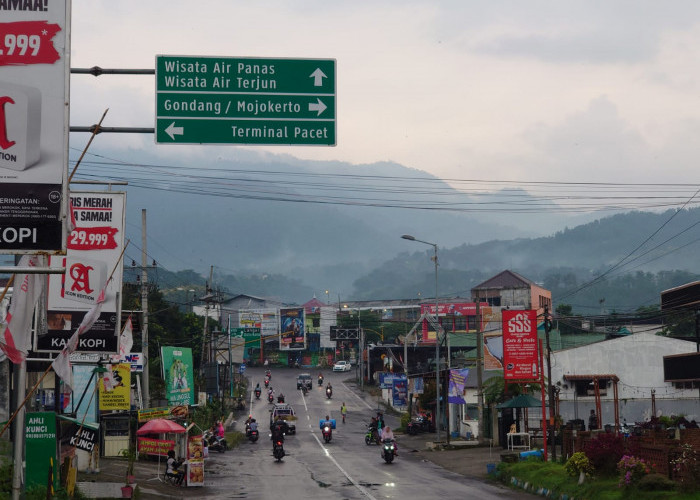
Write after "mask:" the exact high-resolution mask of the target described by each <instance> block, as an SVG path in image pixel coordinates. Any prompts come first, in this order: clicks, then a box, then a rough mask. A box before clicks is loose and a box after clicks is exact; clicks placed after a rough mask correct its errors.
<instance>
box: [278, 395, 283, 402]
mask: <svg viewBox="0 0 700 500" xmlns="http://www.w3.org/2000/svg"><path fill="white" fill-rule="evenodd" d="M277 402H278V403H284V394H280V395H279V396H277Z"/></svg>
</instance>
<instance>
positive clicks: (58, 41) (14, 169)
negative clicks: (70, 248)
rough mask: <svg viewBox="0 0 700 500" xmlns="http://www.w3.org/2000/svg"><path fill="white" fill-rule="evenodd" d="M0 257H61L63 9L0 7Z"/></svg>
mask: <svg viewBox="0 0 700 500" xmlns="http://www.w3.org/2000/svg"><path fill="white" fill-rule="evenodd" d="M0 19H1V20H2V22H0V179H2V181H0V253H36V252H40V251H46V252H62V251H63V250H65V246H66V241H65V233H66V231H65V230H64V227H65V224H66V213H67V207H68V203H67V201H66V196H67V192H68V174H67V172H68V131H69V118H68V116H69V101H70V99H69V97H70V92H69V80H70V64H69V54H70V3H69V2H68V0H51V1H50V2H49V1H42V2H0Z"/></svg>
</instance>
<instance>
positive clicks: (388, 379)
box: [379, 372, 407, 389]
mask: <svg viewBox="0 0 700 500" xmlns="http://www.w3.org/2000/svg"><path fill="white" fill-rule="evenodd" d="M394 380H407V378H406V374H405V373H386V372H380V373H379V388H380V389H391V388H392V387H394Z"/></svg>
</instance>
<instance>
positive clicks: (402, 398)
mask: <svg viewBox="0 0 700 500" xmlns="http://www.w3.org/2000/svg"><path fill="white" fill-rule="evenodd" d="M391 397H392V399H393V406H406V405H407V404H408V403H407V400H408V380H406V377H405V376H403V377H394V380H393V384H392V387H391Z"/></svg>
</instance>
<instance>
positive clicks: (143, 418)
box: [138, 406, 170, 424]
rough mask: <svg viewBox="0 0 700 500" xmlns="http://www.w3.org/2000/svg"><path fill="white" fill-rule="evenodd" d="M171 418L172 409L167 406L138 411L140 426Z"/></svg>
mask: <svg viewBox="0 0 700 500" xmlns="http://www.w3.org/2000/svg"><path fill="white" fill-rule="evenodd" d="M168 417H170V408H168V407H167V406H159V407H158V408H146V409H143V410H139V411H138V421H139V424H141V423H143V422H148V421H149V420H153V419H154V418H168Z"/></svg>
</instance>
